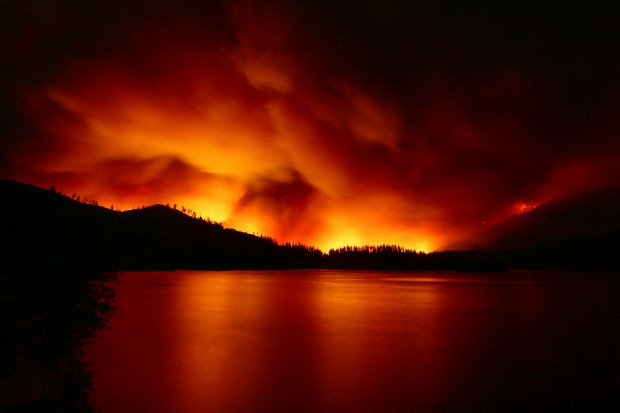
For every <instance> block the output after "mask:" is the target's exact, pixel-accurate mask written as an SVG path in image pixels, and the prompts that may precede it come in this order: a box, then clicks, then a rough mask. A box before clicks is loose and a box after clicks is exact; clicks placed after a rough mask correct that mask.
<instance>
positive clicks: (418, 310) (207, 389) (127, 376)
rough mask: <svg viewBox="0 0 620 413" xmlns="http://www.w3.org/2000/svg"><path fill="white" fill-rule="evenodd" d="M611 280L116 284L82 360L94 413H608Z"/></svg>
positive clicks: (542, 277)
mask: <svg viewBox="0 0 620 413" xmlns="http://www.w3.org/2000/svg"><path fill="white" fill-rule="evenodd" d="M618 278H619V277H618V274H609V273H607V274H602V273H589V274H588V273H570V272H566V273H562V272H507V273H456V272H454V273H452V272H378V271H377V272H375V271H338V270H294V271H288V270H287V271H221V272H216V271H176V272H128V273H125V274H124V275H123V276H122V277H121V279H122V283H121V285H120V286H119V287H118V295H119V296H120V298H121V307H120V311H119V312H118V313H117V314H116V315H115V316H114V318H113V319H112V320H111V321H110V324H109V325H108V327H107V328H106V329H105V330H103V331H102V332H101V333H100V334H99V341H97V342H95V343H94V344H93V345H92V346H91V347H90V349H89V350H88V353H87V355H86V359H87V360H88V361H91V362H92V363H93V364H92V368H93V369H94V370H96V374H95V377H94V384H95V386H94V394H93V397H92V398H93V404H94V405H95V406H97V407H98V408H100V409H101V411H102V412H207V411H209V412H232V411H235V412H243V411H248V412H251V411H263V412H301V411H317V412H319V411H321V412H322V411H338V412H342V411H350V412H374V411H478V410H494V409H499V410H502V411H505V410H524V411H531V410H545V411H548V410H564V411H571V410H580V409H591V408H609V407H610V406H611V404H618V397H617V395H618V394H619V393H620V388H619V385H618V361H619V360H618V355H619V351H618V345H619V344H620V340H619V333H618V315H619V314H620V312H619V308H620V303H619V297H620V295H619V292H620V284H619V283H618V281H617V279H618Z"/></svg>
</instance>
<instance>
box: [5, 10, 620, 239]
mask: <svg viewBox="0 0 620 413" xmlns="http://www.w3.org/2000/svg"><path fill="white" fill-rule="evenodd" d="M134 3H135V4H134ZM176 3H178V4H175V2H165V1H161V2H154V3H153V5H151V6H148V5H145V3H142V2H129V5H128V6H126V7H125V6H123V7H124V8H123V7H121V4H122V2H111V5H110V6H109V9H106V10H97V14H96V16H97V17H93V15H92V14H88V13H87V12H89V10H87V8H85V6H76V5H75V4H73V3H71V2H46V3H45V4H46V5H47V7H42V8H40V9H36V8H35V7H34V6H33V7H32V10H30V9H29V8H28V7H24V10H20V11H19V13H21V14H20V15H19V16H18V17H16V19H17V18H18V19H21V23H22V26H20V27H29V28H30V29H25V30H24V32H25V33H26V34H23V35H22V34H19V35H17V34H16V35H15V36H14V38H12V42H13V43H12V49H11V51H10V53H9V55H8V56H9V57H8V59H10V60H11V62H13V63H16V64H17V66H16V68H15V70H14V71H10V72H7V73H8V74H9V75H10V76H9V79H10V80H11V82H12V83H11V84H10V86H9V87H8V89H7V90H3V92H4V93H5V95H6V96H9V97H8V98H5V99H4V100H3V102H9V103H6V104H5V105H10V106H11V111H10V113H11V115H10V116H13V117H14V118H10V119H9V121H11V122H13V123H14V124H16V125H18V126H15V127H14V128H13V129H10V134H9V135H10V139H9V140H8V141H7V142H9V143H7V144H5V145H3V147H2V150H3V154H2V161H3V164H2V166H3V169H2V177H3V178H5V179H6V178H9V179H17V180H21V181H24V182H28V183H33V184H35V185H40V186H50V185H55V186H56V187H57V188H58V189H60V190H62V191H63V192H65V193H68V194H71V193H74V192H78V193H79V194H80V195H82V196H88V198H91V199H93V198H94V199H97V200H98V201H99V203H100V204H102V205H105V206H110V205H111V204H114V206H115V208H121V209H130V208H132V207H137V206H141V205H150V204H154V203H163V204H165V203H169V204H170V205H172V204H175V203H176V204H178V205H184V206H186V207H189V208H192V209H193V210H195V211H197V212H198V214H199V215H202V216H203V217H206V216H208V217H210V218H212V219H215V220H217V221H221V222H222V223H223V224H224V225H225V226H227V227H233V228H236V229H239V230H242V231H247V232H250V233H258V234H264V235H269V236H272V237H274V238H276V239H277V240H278V241H280V242H285V241H291V242H302V243H305V244H309V245H314V246H317V247H319V248H321V249H323V250H328V249H329V248H333V247H339V246H343V245H347V244H349V245H352V244H383V243H387V244H400V245H403V246H405V247H408V248H412V249H418V250H426V251H428V250H434V249H438V248H441V247H442V246H445V245H447V244H448V243H450V242H454V241H458V240H460V239H462V238H464V237H466V236H468V235H470V234H472V233H473V232H475V231H477V230H480V229H481V228H483V227H484V225H489V224H492V223H494V222H497V221H499V220H501V219H504V218H506V217H507V216H509V215H510V214H511V211H512V213H514V211H515V210H519V209H520V210H523V209H524V208H525V209H528V208H530V207H531V206H533V205H538V204H540V203H541V202H544V201H545V200H547V199H549V198H550V197H552V196H554V195H558V194H562V193H566V192H570V191H574V190H578V189H584V188H589V187H592V186H597V185H604V184H607V183H613V182H617V181H618V176H619V174H618V167H617V165H618V162H617V161H618V153H619V150H618V149H619V145H618V139H617V136H618V130H617V129H615V126H614V127H611V126H610V125H611V124H610V122H611V121H610V119H613V116H612V115H611V114H609V113H607V112H604V111H603V112H600V111H599V112H596V110H598V109H599V108H601V107H608V103H609V102H611V101H613V102H617V101H618V96H617V95H609V96H608V95H605V94H603V92H602V91H600V90H598V89H595V88H594V86H596V85H594V83H593V84H592V85H593V86H592V88H593V89H591V90H589V91H586V92H582V93H585V96H590V97H591V99H592V102H593V103H588V104H586V103H583V104H582V106H583V107H580V108H577V109H575V107H574V106H575V103H574V101H572V100H571V101H569V103H566V102H565V101H563V100H562V99H563V97H562V96H561V93H560V92H561V90H564V89H563V88H565V85H559V84H553V85H550V86H549V90H545V89H544V88H541V85H543V84H549V82H548V79H550V69H549V68H547V67H543V68H542V69H540V68H537V67H536V66H532V65H531V64H530V63H528V62H527V61H526V62H524V61H523V59H521V57H520V56H519V55H518V54H515V55H512V54H510V53H506V54H505V55H502V54H501V53H500V55H499V57H501V58H504V60H501V59H499V58H496V57H489V56H487V55H485V54H484V53H482V57H479V59H482V60H480V64H479V67H478V66H473V67H474V68H473V69H472V66H471V64H470V63H468V62H469V59H471V56H472V55H471V54H470V55H468V56H460V57H459V55H458V53H455V52H454V50H457V49H458V48H459V45H458V44H457V43H455V44H454V45H452V44H451V43H450V45H451V46H450V47H453V48H454V50H452V51H450V50H451V49H450V50H449V51H448V52H446V51H445V50H444V49H445V48H446V47H448V46H446V45H444V44H442V43H441V41H440V40H437V38H436V37H437V36H435V38H432V36H431V35H436V34H437V32H435V31H434V30H435V29H427V30H428V32H424V31H423V30H422V29H420V30H422V31H421V33H422V34H425V33H427V34H428V37H429V38H432V40H424V39H426V38H425V37H424V36H421V37H419V38H417V40H418V41H419V42H421V45H419V44H415V43H414V42H411V39H408V38H407V39H404V38H403V39H404V40H403V42H411V44H410V45H409V46H406V44H405V45H404V46H403V44H401V43H398V40H399V37H398V36H404V35H403V34H402V33H399V32H398V28H394V27H392V25H393V23H394V22H393V19H396V18H397V17H398V14H399V11H398V10H389V9H388V8H386V9H385V10H384V9H382V8H379V9H373V7H378V6H367V7H369V8H370V9H368V10H362V11H359V10H357V11H355V12H353V11H351V10H349V12H351V13H350V15H347V14H346V13H345V14H343V15H342V16H341V15H339V14H338V13H335V14H334V15H330V16H329V17H326V15H324V14H322V12H321V10H323V11H324V9H321V8H320V7H319V11H316V12H315V11H314V10H312V9H311V8H308V7H307V6H304V5H303V4H302V3H300V4H297V5H293V6H289V5H287V4H286V3H277V2H275V3H265V4H264V5H261V6H260V7H257V6H256V7H255V6H253V5H252V4H251V3H250V2H243V1H235V2H223V3H222V4H221V5H218V6H217V7H216V6H213V8H205V9H203V8H201V6H198V5H197V4H198V3H194V2H191V1H187V2H186V1H181V2H176ZM69 4H71V5H69ZM102 7H103V6H102ZM205 7H206V6H205ZM209 7H211V6H209ZM339 7H340V8H341V9H340V10H341V11H342V10H344V11H347V10H348V9H346V5H343V4H339ZM35 9H36V10H38V11H41V10H42V12H43V13H44V14H45V13H47V17H48V18H47V19H45V22H46V23H45V24H42V21H43V17H37V16H38V14H37V13H36V12H35ZM104 11H105V12H107V14H106V13H104ZM14 12H15V11H14ZM356 13H357V14H356ZM360 16H361V17H360ZM369 16H370V17H369ZM411 16H412V17H411V18H412V19H413V14H412V15H411ZM399 18H400V17H399ZM89 19H90V20H89ZM93 19H95V20H96V19H101V20H103V21H99V20H96V21H95V20H93ZM416 21H417V20H416ZM76 22H77V23H76ZM91 23H92V25H94V26H96V27H97V28H95V27H94V26H91ZM464 27H465V29H467V30H470V28H469V26H464ZM465 29H464V30H465ZM393 31H396V32H393ZM16 33H17V31H16ZM20 33H21V32H20ZM472 33H473V32H472ZM466 34H470V33H469V32H466ZM471 35H472V36H473V34H471ZM455 37H456V36H455ZM394 38H395V39H394ZM82 39H85V40H82ZM377 39H378V40H377ZM381 39H383V40H385V42H383V43H382V40H381ZM386 39H391V40H386ZM373 42H374V43H373ZM386 42H387V43H386ZM389 42H392V43H389ZM424 42H426V43H424ZM453 42H457V41H456V40H453ZM377 45H379V46H380V47H378V48H377V47H376V46H377ZM384 46H385V49H386V50H381V49H382V48H383V47H384ZM468 47H471V48H472V50H470V51H469V52H472V53H473V52H476V51H477V49H476V50H474V49H473V46H468ZM491 47H492V45H491V44H483V45H482V46H481V47H480V48H481V49H482V50H487V49H489V50H490V49H491ZM442 48H443V49H442ZM50 50H51V52H50ZM428 50H431V51H430V52H429V51H428ZM435 50H438V51H435ZM407 53H409V54H407ZM416 53H417V54H416ZM446 53H448V54H446ZM450 53H452V54H450ZM477 53H479V54H480V51H477ZM514 53H517V52H514ZM446 56H451V57H452V59H454V60H455V62H452V60H450V59H446ZM485 56H486V57H485ZM390 59H392V60H390ZM424 59H426V60H424ZM442 59H443V60H442ZM459 59H460V60H459ZM484 59H486V60H484ZM444 60H445V61H444ZM496 60H501V61H502V62H504V61H506V62H507V63H504V64H502V65H500V64H498V63H497V61H496ZM422 61H423V62H424V65H422V64H421V63H420V62H422ZM50 62H51V63H50ZM386 62H392V63H390V64H387V63H386ZM19 65H21V66H19ZM18 66H19V67H18ZM24 67H25V68H26V69H27V70H26V71H24V70H23V68H24ZM536 70H540V72H537V71H536ZM572 73H573V72H570V71H569V72H568V75H571V74H572ZM568 77H569V79H568V81H569V82H573V81H575V82H576V81H577V80H575V79H577V77H578V76H577V75H572V78H571V77H570V76H568ZM573 78H575V79H573ZM582 81H583V79H582ZM592 82H593V81H592ZM586 85H587V82H586ZM601 90H602V89H601ZM588 93H590V95H588ZM588 105H589V106H588ZM568 106H570V108H568V109H567V107H568ZM567 111H568V115H567ZM608 112H609V110H608ZM588 116H590V120H589V119H588ZM579 117H583V120H580V119H578V118H579Z"/></svg>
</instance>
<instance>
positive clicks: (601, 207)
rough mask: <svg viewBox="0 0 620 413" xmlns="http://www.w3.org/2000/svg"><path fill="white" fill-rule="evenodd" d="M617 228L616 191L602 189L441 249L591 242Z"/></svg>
mask: <svg viewBox="0 0 620 413" xmlns="http://www.w3.org/2000/svg"><path fill="white" fill-rule="evenodd" d="M619 229H620V188H617V187H613V188H604V189H600V190H597V191H594V192H589V193H581V194H579V195H574V196H571V197H564V198H558V199H555V200H552V201H550V202H547V203H545V204H543V205H541V206H540V207H538V208H536V209H534V210H532V211H530V212H528V213H526V214H523V215H519V216H515V217H512V218H509V219H507V220H505V221H503V222H501V223H499V224H496V225H493V226H492V227H489V228H487V229H486V230H484V231H482V232H480V233H478V234H476V235H475V236H473V237H471V238H469V239H467V240H464V241H461V242H457V243H454V244H451V245H449V246H447V247H446V248H445V249H447V250H461V251H465V250H480V249H491V250H514V249H522V248H528V247H529V246H531V245H532V244H539V243H548V242H556V243H558V242H561V241H564V242H576V241H579V240H585V239H589V240H590V241H592V240H595V239H597V238H599V237H600V238H607V237H609V235H610V234H612V233H615V232H616V233H617V232H618V230H619Z"/></svg>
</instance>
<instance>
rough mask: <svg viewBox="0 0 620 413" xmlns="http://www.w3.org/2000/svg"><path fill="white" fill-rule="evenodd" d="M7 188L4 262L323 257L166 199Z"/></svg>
mask: <svg viewBox="0 0 620 413" xmlns="http://www.w3.org/2000/svg"><path fill="white" fill-rule="evenodd" d="M0 194H2V198H3V199H5V200H6V201H5V202H4V203H2V205H1V206H0V228H1V229H2V234H3V238H4V239H3V242H4V243H5V245H6V248H5V249H4V251H3V254H2V255H3V256H4V257H3V261H4V264H5V267H6V266H9V267H10V266H20V265H23V264H28V265H29V266H32V265H33V263H34V264H36V265H39V266H40V267H41V270H42V271H45V269H46V268H48V267H49V266H50V265H56V264H62V265H71V264H73V265H75V266H84V267H88V268H92V267H93V266H94V267H96V268H100V269H141V270H146V269H234V268H255V269H256V268H284V267H286V268H296V267H312V266H316V265H318V264H317V263H318V262H320V260H321V257H322V254H321V252H320V251H318V250H314V249H309V248H305V247H302V246H291V245H288V246H281V245H278V244H276V243H275V242H274V241H273V240H270V239H265V238H261V237H256V236H254V235H250V234H246V233H243V232H239V231H235V230H233V229H226V228H223V227H222V226H221V225H220V224H217V223H212V222H207V221H204V220H201V219H196V218H192V217H189V216H187V215H185V214H183V213H182V212H180V211H177V210H174V209H171V208H168V207H166V206H163V205H154V206H151V207H147V208H143V209H137V210H131V211H125V212H119V211H113V210H110V209H106V208H102V207H99V206H95V205H91V204H84V203H80V202H78V201H75V200H72V199H70V198H68V197H66V196H64V195H61V194H59V193H56V192H54V191H52V190H46V189H41V188H37V187H35V186H32V185H26V184H22V183H19V182H14V181H0Z"/></svg>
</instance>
